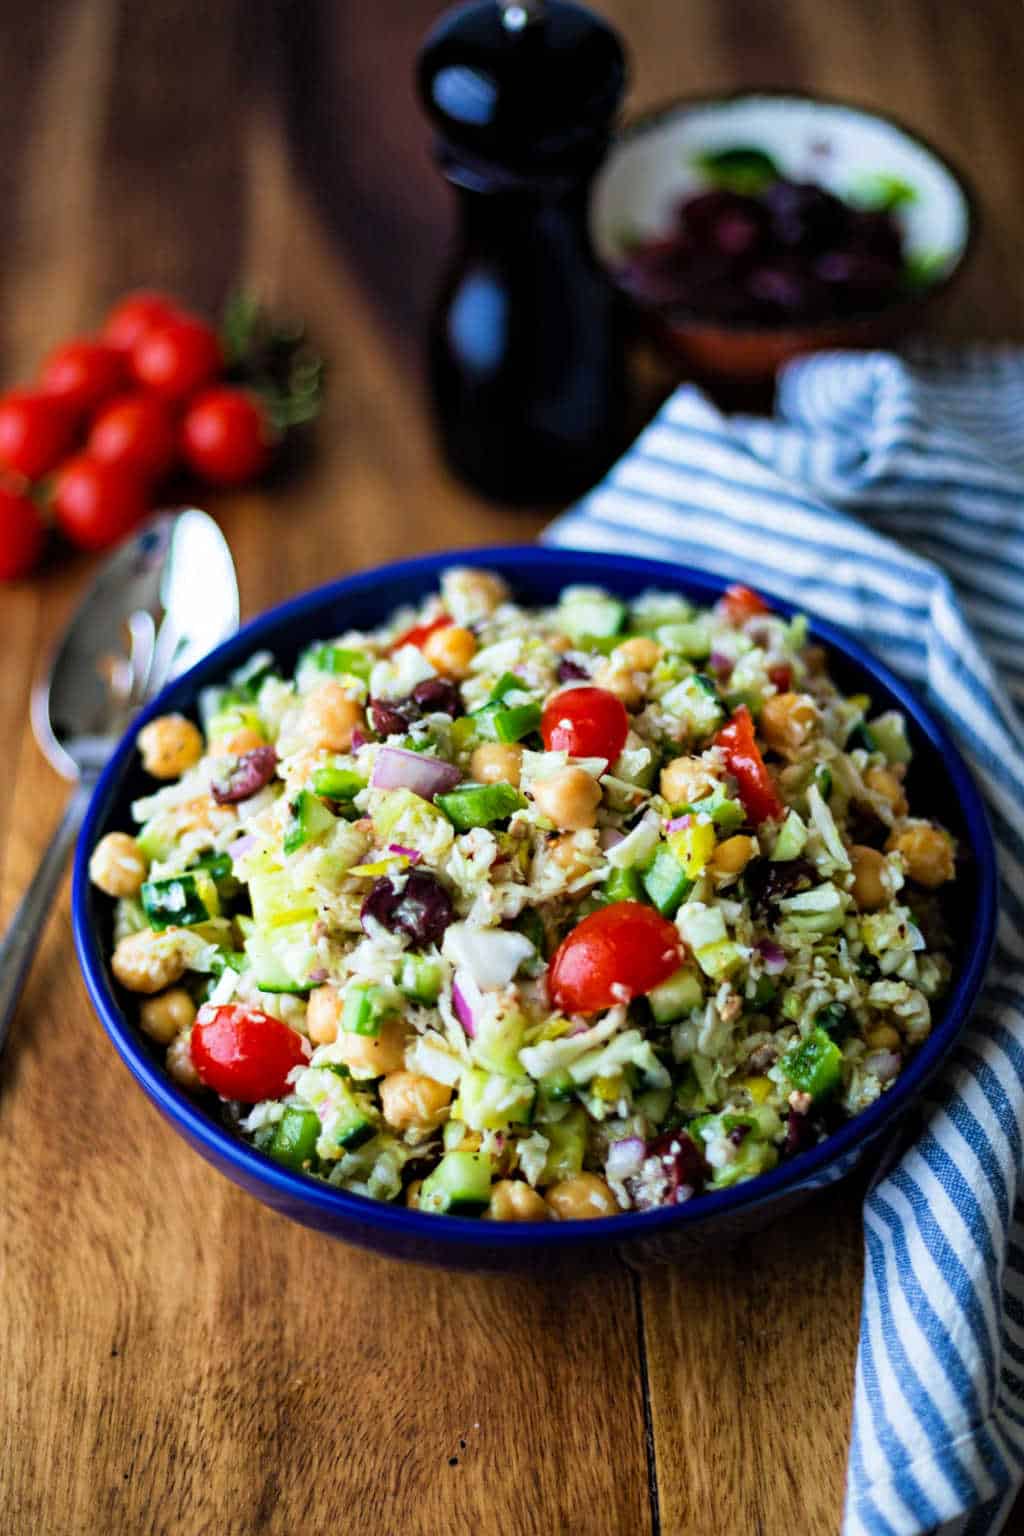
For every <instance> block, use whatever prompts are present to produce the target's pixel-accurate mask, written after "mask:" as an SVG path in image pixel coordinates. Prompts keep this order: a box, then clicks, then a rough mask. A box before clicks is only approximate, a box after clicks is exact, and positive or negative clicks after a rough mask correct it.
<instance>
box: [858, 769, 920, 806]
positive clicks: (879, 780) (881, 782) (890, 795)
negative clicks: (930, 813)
mask: <svg viewBox="0 0 1024 1536" xmlns="http://www.w3.org/2000/svg"><path fill="white" fill-rule="evenodd" d="M864 783H865V784H866V785H867V787H868V789H870V790H871V791H872V792H873V793H874V794H876V795H881V797H882V799H883V800H885V801H886V802H887V804H888V805H889V807H890V808H891V810H892V813H893V815H894V816H905V815H906V814H907V811H908V810H909V809H910V807H909V806H908V804H907V797H906V794H905V793H904V789H903V785H902V784H901V783H900V781H899V779H898V778H897V777H896V775H895V774H894V773H893V771H892V769H891V768H869V769H868V771H867V773H866V774H865V775H864Z"/></svg>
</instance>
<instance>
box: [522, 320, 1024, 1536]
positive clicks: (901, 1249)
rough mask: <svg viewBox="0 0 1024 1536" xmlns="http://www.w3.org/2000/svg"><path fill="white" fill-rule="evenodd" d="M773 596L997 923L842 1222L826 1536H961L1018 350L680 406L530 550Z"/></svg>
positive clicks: (1013, 702)
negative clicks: (852, 701)
mask: <svg viewBox="0 0 1024 1536" xmlns="http://www.w3.org/2000/svg"><path fill="white" fill-rule="evenodd" d="M545 537H546V539H547V541H549V542H552V543H557V544H562V545H569V546H573V547H576V548H584V549H621V550H625V551H629V552H630V553H635V554H641V555H653V556H657V557H660V558H663V559H665V558H667V559H675V560H678V561H681V562H683V563H686V564H690V565H696V566H701V567H704V568H705V569H708V570H711V571H714V572H717V573H719V574H721V575H722V576H725V577H728V578H730V579H734V580H741V581H747V582H751V581H754V582H756V581H757V580H758V579H759V578H760V579H761V580H762V581H763V584H764V586H765V587H766V588H768V589H769V590H774V591H776V592H778V593H780V594H782V595H783V596H785V597H788V598H790V599H791V600H792V601H794V602H797V603H799V604H800V606H801V607H803V608H806V609H807V610H809V611H810V612H818V613H820V614H822V615H824V616H826V617H828V618H829V619H832V620H835V621H836V622H838V623H840V624H843V625H845V626H846V627H847V628H849V629H851V630H855V631H857V632H858V633H859V634H860V635H862V636H864V637H866V638H867V639H868V640H869V642H870V644H871V645H872V646H873V648H874V649H875V650H876V651H877V653H878V654H879V655H880V656H881V657H882V658H883V659H884V660H885V661H886V662H888V663H889V665H890V666H891V667H893V668H894V669H895V670H896V671H898V672H901V673H903V674H904V675H905V676H906V677H908V678H910V679H911V680H912V681H913V682H914V683H916V684H917V686H918V687H919V689H920V690H921V691H922V692H924V693H925V694H926V695H927V697H928V700H929V703H930V705H931V707H932V708H933V709H934V710H935V712H936V713H937V714H939V715H941V716H944V717H945V720H946V723H947V724H948V725H949V726H950V727H951V729H952V731H953V733H954V735H955V736H956V737H957V738H958V740H959V742H960V745H961V747H962V748H963V750H964V752H965V755H966V756H967V758H968V759H969V761H970V763H971V765H972V767H973V769H974V772H975V774H976V775H977V777H978V780H979V782H980V783H981V785H982V787H983V790H984V792H985V794H986V797H987V801H988V806H989V810H990V812H991V817H992V824H993V830H994V832H995V835H996V840H997V843H998V846H999V858H1000V886H1001V902H1000V906H1001V916H1000V922H999V930H998V938H997V945H996V951H995V957H994V961H993V966H992V970H991V973H990V975H989V978H988V981H987V984H986V987H985V990H984V993H983V995H982V1000H981V1002H980V1004H979V1006H978V1008H977V1010H976V1013H975V1015H974V1017H973V1019H972V1021H971V1024H970V1026H969V1028H968V1030H967V1031H966V1033H965V1035H964V1036H963V1037H962V1043H961V1044H960V1045H959V1047H958V1049H957V1051H956V1054H955V1057H954V1058H953V1059H952V1061H951V1063H950V1065H949V1067H948V1068H947V1070H946V1072H945V1074H944V1075H943V1077H942V1078H941V1079H940V1081H939V1083H938V1085H937V1086H936V1087H934V1088H932V1089H931V1091H930V1094H929V1097H928V1100H927V1102H926V1105H925V1106H924V1110H925V1113H924V1118H923V1122H922V1123H923V1129H922V1132H921V1134H920V1135H919V1137H918V1139H917V1140H916V1142H915V1143H914V1144H913V1145H912V1146H911V1147H910V1148H909V1150H907V1151H906V1152H904V1154H903V1155H902V1156H901V1157H900V1159H899V1161H898V1162H896V1163H895V1165H894V1166H893V1167H891V1168H890V1169H889V1171H888V1172H887V1173H886V1174H885V1176H884V1177H883V1178H882V1179H881V1180H880V1182H878V1183H876V1184H875V1186H874V1187H873V1188H872V1190H871V1192H870V1193H869V1195H868V1198H867V1201H866V1203H865V1208H864V1242H865V1283H864V1298H863V1310H862V1315H861V1331H860V1345H859V1352H858V1358H857V1372H856V1388H855V1400H854V1416H853V1431H852V1443H851V1449H850V1457H849V1466H848V1478H847V1497H846V1510H845V1519H844V1525H843V1531H844V1536H867V1533H870V1536H881V1533H883V1532H884V1533H886V1536H893V1533H897V1536H916V1533H918V1532H925V1531H929V1532H930V1531H934V1530H941V1531H942V1532H943V1536H946V1533H947V1532H948V1533H954V1532H955V1533H957V1536H961V1533H962V1536H967V1533H970V1536H982V1533H992V1532H996V1531H998V1530H1000V1529H1001V1527H1002V1525H1003V1522H1004V1520H1005V1518H1006V1515H1007V1512H1008V1510H1009V1508H1010V1506H1011V1505H1012V1503H1013V1500H1014V1497H1015V1495H1016V1492H1017V1490H1018V1488H1019V1487H1020V1483H1021V1477H1022V1470H1024V1204H1018V1197H1019V1196H1021V1195H1024V1190H1022V1189H1021V1187H1020V1184H1021V1168H1022V1138H1024V928H1022V921H1021V919H1022V915H1024V721H1022V717H1021V714H1020V713H1019V712H1018V711H1019V707H1020V703H1021V700H1022V699H1024V352H1021V351H1018V350H1010V349H994V348H983V349H971V350H970V351H968V352H963V353H956V354H951V353H946V352H942V351H938V350H931V351H928V352H919V353H914V354H911V355H909V356H908V358H906V359H900V358H897V357H895V356H892V355H890V354H883V353H879V354H870V353H868V354H863V353H861V354H854V353H845V354H844V353H836V354H825V355H820V356H818V357H815V358H811V359H807V360H803V361H800V362H797V363H794V364H792V365H790V367H789V368H788V369H787V370H786V372H785V373H784V375H783V377H782V380H781V384H780V388H779V395H778V402H777V413H776V416H775V417H774V419H772V420H753V419H742V418H726V417H723V416H722V415H721V414H720V413H719V412H718V411H716V410H715V409H714V408H713V407H712V406H711V405H710V404H709V403H708V401H707V400H706V399H705V398H704V397H703V396H702V395H701V394H700V393H699V392H698V391H697V390H696V389H694V388H692V387H684V388H682V389H680V390H679V391H678V392H677V393H676V394H675V395H674V396H673V397H672V398H671V399H670V400H669V401H668V403H667V404H666V405H665V407H664V408H663V410H662V411H661V412H660V414H659V415H658V416H657V417H656V418H655V420H654V421H653V422H652V424H651V425H650V426H649V427H648V428H647V429H646V430H645V431H644V432H643V434H642V435H641V437H640V438H639V440H638V441H637V443H636V444H635V445H634V447H633V448H632V449H631V450H630V452H628V453H627V454H626V456H625V457H624V458H623V459H622V460H621V461H620V463H619V464H618V465H617V466H616V467H615V469H614V470H613V471H612V472H611V474H610V475H609V477H608V479H607V480H605V481H604V482H603V483H602V484H601V485H600V486H598V487H597V488H596V489H595V490H594V491H592V492H591V493H590V494H589V495H588V496H587V497H586V498H585V499H584V500H583V502H581V503H580V504H579V505H578V506H577V507H575V508H573V509H572V510H571V511H570V512H568V513H567V514H566V515H565V516H564V517H561V518H559V519H558V520H557V521H556V522H555V523H554V524H553V525H552V527H551V528H550V529H549V530H548V532H547V534H546V536H545Z"/></svg>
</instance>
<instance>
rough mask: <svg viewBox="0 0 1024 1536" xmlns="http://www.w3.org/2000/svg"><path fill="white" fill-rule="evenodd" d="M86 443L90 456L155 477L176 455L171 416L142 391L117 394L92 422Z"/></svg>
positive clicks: (153, 478)
mask: <svg viewBox="0 0 1024 1536" xmlns="http://www.w3.org/2000/svg"><path fill="white" fill-rule="evenodd" d="M87 446H88V450H89V453H90V455H91V457H92V458H94V459H102V460H103V462H104V463H105V464H118V465H120V466H121V467H122V468H125V469H130V470H133V471H134V472H135V474H137V475H141V476H142V477H143V478H144V479H149V480H159V479H161V478H162V477H163V476H164V475H165V474H166V473H167V471H168V470H169V469H170V468H171V466H172V465H173V464H174V461H175V459H176V458H177V456H178V433H177V428H176V424H175V419H174V416H173V415H172V413H171V409H170V407H169V406H168V405H166V404H165V402H164V401H163V400H160V399H158V398H157V396H156V395H150V394H147V393H146V392H145V391H144V390H141V389H140V390H137V391H135V392H134V393H132V394H127V395H117V396H116V397H115V398H114V399H113V400H111V401H109V403H108V404H107V405H105V406H104V407H103V409H102V411H100V413H99V415H98V416H97V417H96V419H95V421H94V422H93V424H92V427H91V429H90V431H89V441H88V445H87Z"/></svg>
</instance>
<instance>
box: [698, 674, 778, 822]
mask: <svg viewBox="0 0 1024 1536" xmlns="http://www.w3.org/2000/svg"><path fill="white" fill-rule="evenodd" d="M715 746H716V747H721V749H722V752H723V754H724V756H725V761H726V764H727V766H728V769H729V772H730V773H731V774H732V776H733V778H734V779H735V780H736V782H737V784H738V785H739V789H740V799H741V800H742V801H743V808H744V810H745V811H746V813H747V815H748V816H749V818H750V821H751V823H752V825H754V826H755V827H756V826H760V824H761V822H762V821H780V820H781V819H782V817H783V815H784V814H785V807H784V805H783V804H782V801H781V800H780V799H779V793H778V790H777V789H776V788H775V785H774V783H773V782H772V778H771V775H770V774H769V772H768V769H767V768H766V767H765V765H764V758H763V757H762V756H761V749H760V747H759V746H758V745H757V742H756V741H755V739H754V722H753V720H752V718H751V715H750V710H749V709H748V708H747V706H746V705H745V704H741V705H740V707H739V709H738V710H737V711H736V713H735V714H734V715H733V717H732V719H731V720H730V721H729V722H728V724H727V725H723V726H722V729H721V730H720V731H719V732H718V735H717V736H716V737H715Z"/></svg>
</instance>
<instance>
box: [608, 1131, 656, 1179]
mask: <svg viewBox="0 0 1024 1536" xmlns="http://www.w3.org/2000/svg"><path fill="white" fill-rule="evenodd" d="M646 1156H647V1148H646V1146H645V1144H644V1142H643V1140H642V1138H641V1137H639V1136H626V1137H625V1138H624V1139H623V1140H622V1141H613V1142H612V1144H611V1146H610V1147H609V1148H608V1159H607V1162H606V1163H605V1171H606V1172H607V1174H608V1177H609V1178H610V1179H628V1178H632V1177H633V1175H634V1174H637V1173H639V1172H640V1170H641V1168H642V1167H643V1165H644V1159H645V1158H646Z"/></svg>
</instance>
